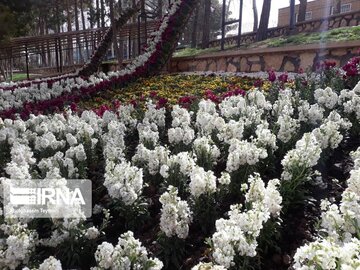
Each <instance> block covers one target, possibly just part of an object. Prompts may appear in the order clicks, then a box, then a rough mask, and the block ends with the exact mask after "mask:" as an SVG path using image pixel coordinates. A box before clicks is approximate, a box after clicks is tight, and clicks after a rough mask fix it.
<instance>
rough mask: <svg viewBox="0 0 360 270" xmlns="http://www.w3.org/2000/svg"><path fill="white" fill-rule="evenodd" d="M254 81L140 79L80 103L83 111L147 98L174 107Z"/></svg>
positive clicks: (172, 77)
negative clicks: (163, 100)
mask: <svg viewBox="0 0 360 270" xmlns="http://www.w3.org/2000/svg"><path fill="white" fill-rule="evenodd" d="M255 81H256V79H254V78H248V77H239V76H226V77H221V76H198V75H161V76H155V77H150V78H143V79H139V80H138V81H136V82H133V83H130V84H129V85H128V86H126V87H124V88H121V89H118V90H114V91H111V92H108V93H101V94H99V95H95V96H94V97H92V98H91V99H90V100H87V101H84V102H79V104H78V105H79V107H80V108H83V109H92V108H98V107H101V106H108V107H112V105H113V103H114V101H119V102H120V103H121V104H129V103H134V104H135V103H136V104H142V105H144V103H145V100H146V99H147V98H153V99H155V98H156V99H158V100H159V99H161V98H162V99H166V101H167V103H168V104H172V105H173V104H177V103H178V102H179V98H180V97H198V98H200V97H202V96H204V95H205V94H206V93H209V92H210V91H211V92H213V93H214V94H220V95H221V94H225V93H226V92H227V91H231V90H236V89H237V90H244V91H247V90H250V89H253V88H254V82H255Z"/></svg>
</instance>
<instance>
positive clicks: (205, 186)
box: [189, 167, 216, 198]
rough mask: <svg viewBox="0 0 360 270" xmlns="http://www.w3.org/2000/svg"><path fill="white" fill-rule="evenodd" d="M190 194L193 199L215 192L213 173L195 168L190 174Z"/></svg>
mask: <svg viewBox="0 0 360 270" xmlns="http://www.w3.org/2000/svg"><path fill="white" fill-rule="evenodd" d="M189 187H190V193H191V195H193V196H194V197H195V198H197V197H199V196H200V195H202V194H212V193H214V192H215V191H216V177H215V175H214V173H213V171H207V172H205V170H204V169H203V168H201V167H195V168H194V169H193V171H192V172H191V174H190V184H189Z"/></svg>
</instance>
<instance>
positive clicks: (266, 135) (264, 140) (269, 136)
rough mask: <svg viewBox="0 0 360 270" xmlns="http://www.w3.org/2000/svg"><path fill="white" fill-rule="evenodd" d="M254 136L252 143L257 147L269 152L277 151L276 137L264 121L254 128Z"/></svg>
mask: <svg viewBox="0 0 360 270" xmlns="http://www.w3.org/2000/svg"><path fill="white" fill-rule="evenodd" d="M255 134H256V138H255V139H253V142H254V143H255V144H256V145H257V146H259V147H263V148H266V149H269V150H270V151H275V150H276V149H277V145H276V136H275V134H273V133H272V132H271V130H270V129H269V124H268V123H267V122H266V121H264V122H263V123H262V124H259V125H258V126H257V127H256V130H255Z"/></svg>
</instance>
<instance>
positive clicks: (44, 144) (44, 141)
mask: <svg viewBox="0 0 360 270" xmlns="http://www.w3.org/2000/svg"><path fill="white" fill-rule="evenodd" d="M63 147H65V141H64V140H60V141H58V140H57V139H56V137H55V135H54V134H53V133H51V132H47V133H45V134H44V135H42V136H39V137H37V138H36V140H35V150H38V151H44V150H48V149H52V150H58V149H59V148H63Z"/></svg>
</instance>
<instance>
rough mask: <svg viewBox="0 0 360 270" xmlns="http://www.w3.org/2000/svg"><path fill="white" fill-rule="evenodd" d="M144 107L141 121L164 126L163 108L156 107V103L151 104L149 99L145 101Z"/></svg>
mask: <svg viewBox="0 0 360 270" xmlns="http://www.w3.org/2000/svg"><path fill="white" fill-rule="evenodd" d="M146 107H147V109H146V111H145V115H144V120H143V121H144V122H149V123H154V124H156V126H158V127H160V128H163V127H165V112H166V110H165V108H161V109H157V108H156V104H153V103H152V101H151V100H149V101H147V102H146Z"/></svg>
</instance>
